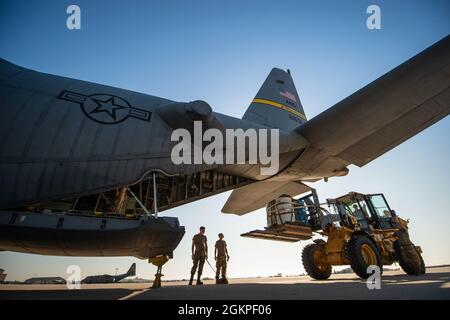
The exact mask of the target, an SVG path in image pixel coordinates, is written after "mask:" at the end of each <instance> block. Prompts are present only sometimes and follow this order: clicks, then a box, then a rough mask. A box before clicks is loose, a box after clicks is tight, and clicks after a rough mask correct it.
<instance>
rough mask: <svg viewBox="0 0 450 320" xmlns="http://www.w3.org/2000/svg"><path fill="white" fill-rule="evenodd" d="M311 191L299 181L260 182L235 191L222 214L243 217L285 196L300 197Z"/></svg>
mask: <svg viewBox="0 0 450 320" xmlns="http://www.w3.org/2000/svg"><path fill="white" fill-rule="evenodd" d="M309 190H310V187H308V186H307V185H305V184H303V183H301V182H297V181H271V179H267V180H262V181H258V182H255V183H252V184H249V185H246V186H243V187H241V188H238V189H235V190H233V192H232V193H231V195H230V197H229V198H228V200H227V202H226V203H225V205H224V207H223V208H222V212H223V213H234V214H237V215H243V214H246V213H249V212H252V211H255V210H257V209H260V208H263V207H264V206H266V204H267V203H268V202H269V201H271V200H273V199H275V198H278V197H279V196H281V195H283V194H289V195H298V194H302V193H304V192H306V191H309Z"/></svg>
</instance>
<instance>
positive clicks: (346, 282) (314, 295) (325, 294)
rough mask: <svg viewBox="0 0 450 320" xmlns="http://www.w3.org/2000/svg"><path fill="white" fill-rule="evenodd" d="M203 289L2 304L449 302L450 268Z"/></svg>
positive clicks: (45, 290)
mask: <svg viewBox="0 0 450 320" xmlns="http://www.w3.org/2000/svg"><path fill="white" fill-rule="evenodd" d="M204 283H205V285H203V286H188V285H187V282H183V281H180V282H163V287H162V288H159V289H150V286H151V283H115V284H85V285H82V286H81V289H79V290H68V289H67V288H66V286H65V285H12V284H3V285H0V299H3V300H4V299H64V300H65V299H69V300H72V299H108V300H109V299H113V300H127V299H138V300H166V299H170V300H172V299H174V300H203V299H205V300H213V299H224V300H230V299H232V300H240V299H245V300H266V299H270V300H277V299H295V300H297V299H333V300H335V299H388V300H392V299H406V300H411V299H450V267H436V268H427V274H425V275H421V276H407V275H405V274H404V273H403V272H402V271H387V272H384V274H383V278H382V284H381V289H380V290H369V289H368V288H367V286H366V283H365V281H362V280H360V279H359V278H358V277H357V276H356V275H354V274H352V273H350V274H333V275H332V276H331V277H330V279H328V280H326V281H317V280H312V279H311V278H309V277H308V276H301V277H269V278H247V279H230V284H229V285H215V284H213V281H212V280H206V281H204Z"/></svg>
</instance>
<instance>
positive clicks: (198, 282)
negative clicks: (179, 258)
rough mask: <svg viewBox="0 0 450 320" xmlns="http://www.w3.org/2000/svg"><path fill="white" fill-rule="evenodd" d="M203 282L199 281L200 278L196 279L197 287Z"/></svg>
mask: <svg viewBox="0 0 450 320" xmlns="http://www.w3.org/2000/svg"><path fill="white" fill-rule="evenodd" d="M202 284H203V282H202V281H201V280H200V277H198V278H197V285H202Z"/></svg>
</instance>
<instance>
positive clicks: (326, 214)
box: [242, 189, 425, 280]
mask: <svg viewBox="0 0 450 320" xmlns="http://www.w3.org/2000/svg"><path fill="white" fill-rule="evenodd" d="M267 220H268V227H267V228H265V230H254V231H251V232H248V233H245V234H242V236H244V237H251V238H262V239H270V240H279V241H287V242H295V241H299V240H307V239H312V238H313V235H314V233H315V234H318V235H321V236H322V237H321V238H318V239H315V240H314V241H313V243H311V244H308V245H307V246H305V247H304V249H303V252H302V261H303V266H304V268H305V270H306V272H307V273H308V274H309V275H310V276H311V277H312V278H314V279H317V280H324V279H327V278H328V277H330V275H331V272H332V266H338V265H350V266H351V268H352V269H353V271H354V272H355V273H356V274H357V275H358V276H359V277H361V278H363V279H367V278H368V277H369V276H370V275H371V274H372V271H370V270H368V267H369V266H378V267H379V269H380V272H382V270H383V266H384V265H390V264H393V263H394V262H398V263H399V264H400V266H401V268H402V269H403V270H404V271H405V272H406V273H407V274H408V275H420V274H424V273H425V263H424V261H423V258H422V255H421V253H422V250H421V248H420V247H419V246H415V245H414V244H413V243H412V242H411V240H410V239H409V233H408V222H409V221H408V220H404V219H402V218H400V217H398V216H397V214H396V213H395V211H394V210H391V208H390V207H389V205H388V203H387V201H386V199H385V197H384V195H383V194H381V193H380V194H361V193H357V192H350V193H348V194H346V195H344V196H342V197H339V198H336V199H327V201H326V203H325V204H320V203H319V200H318V197H317V193H316V191H315V190H314V189H312V192H311V193H310V194H308V195H306V196H304V197H302V198H300V199H298V200H296V199H293V198H291V197H290V196H287V195H286V196H281V197H279V198H278V199H276V200H273V201H271V202H270V203H269V204H268V206H267Z"/></svg>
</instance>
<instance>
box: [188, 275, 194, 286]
mask: <svg viewBox="0 0 450 320" xmlns="http://www.w3.org/2000/svg"><path fill="white" fill-rule="evenodd" d="M192 281H194V275H193V274H191V279H190V280H189V285H190V286H192Z"/></svg>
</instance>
